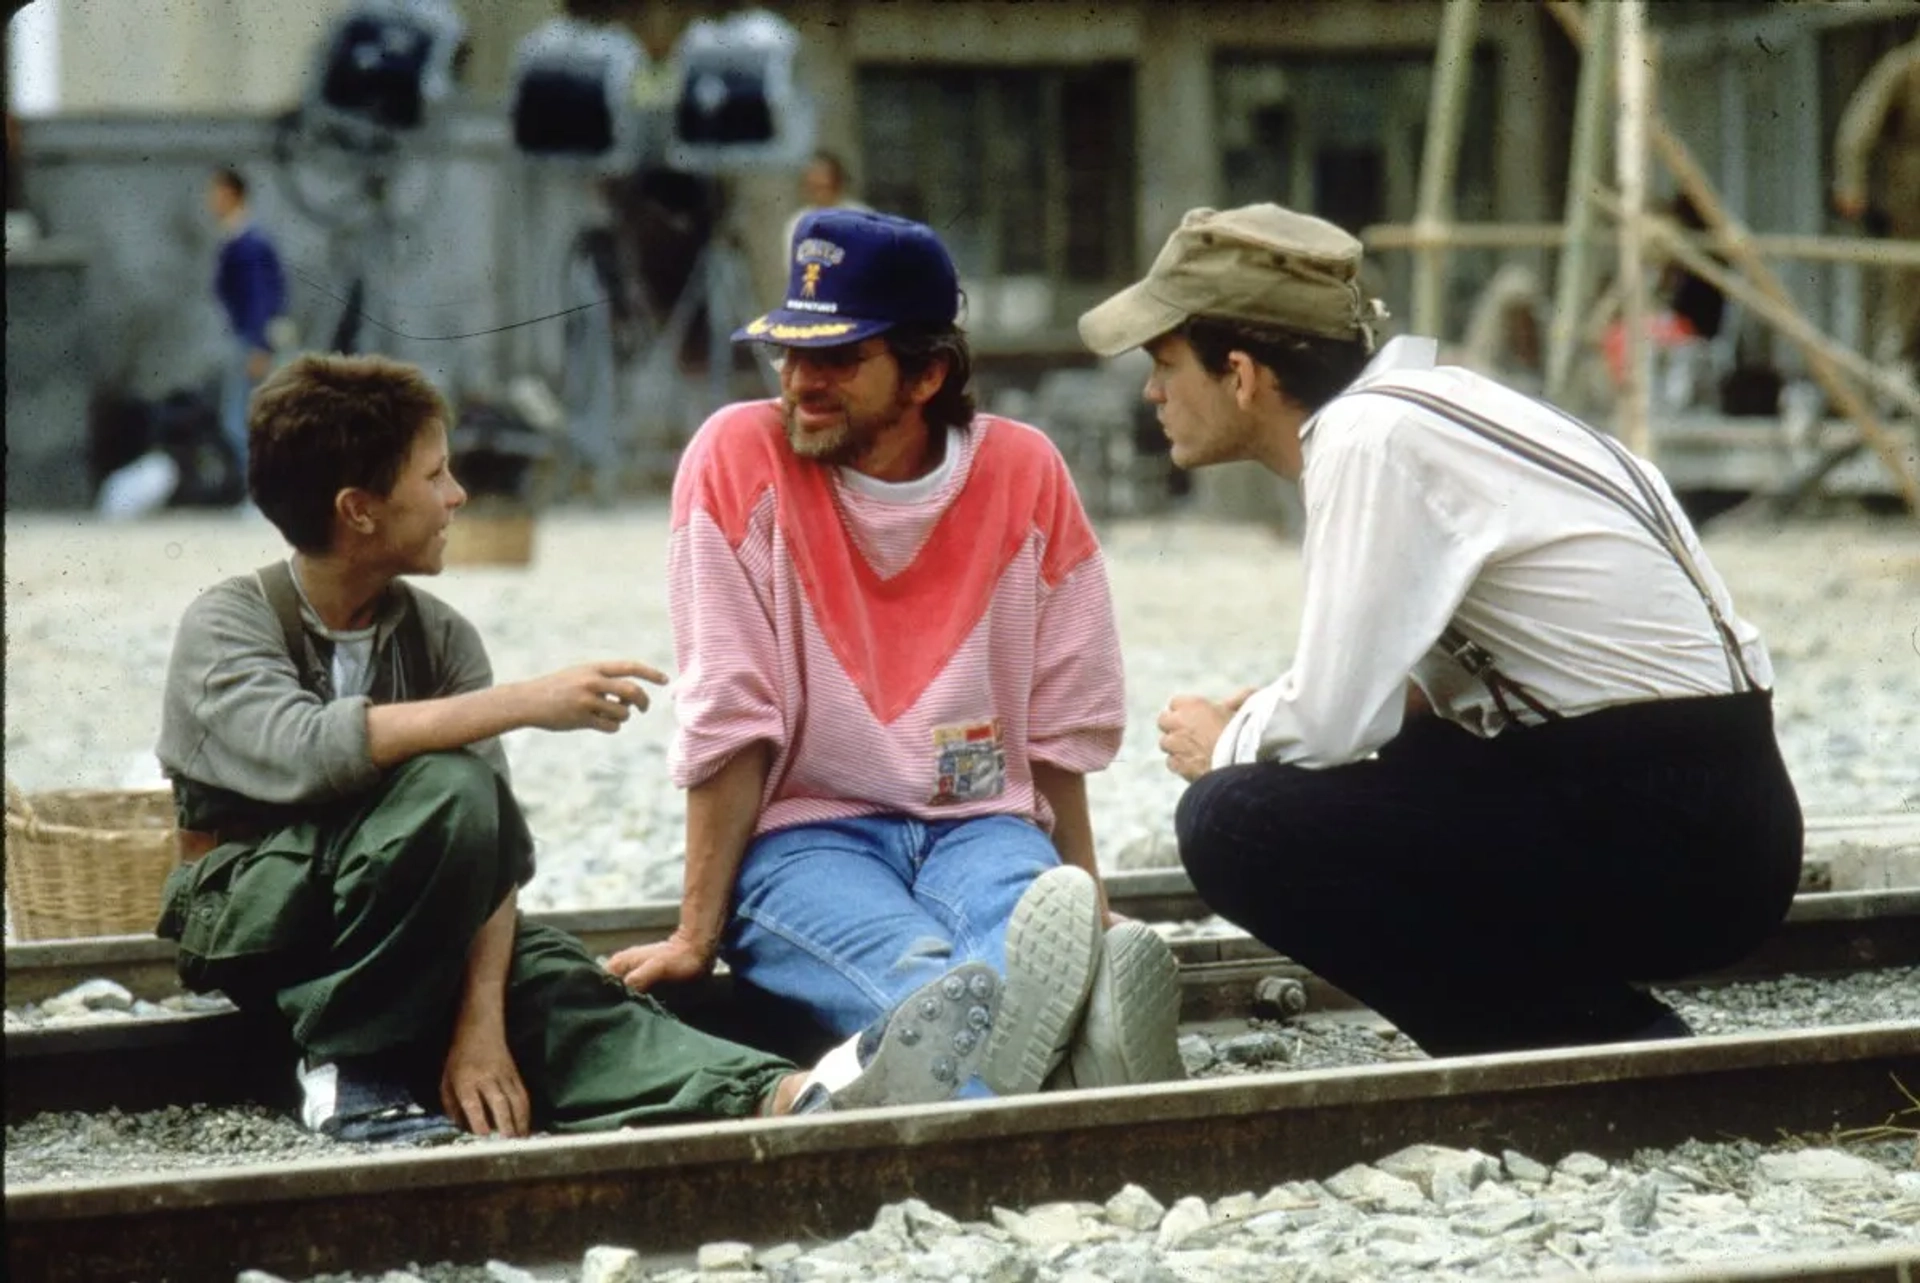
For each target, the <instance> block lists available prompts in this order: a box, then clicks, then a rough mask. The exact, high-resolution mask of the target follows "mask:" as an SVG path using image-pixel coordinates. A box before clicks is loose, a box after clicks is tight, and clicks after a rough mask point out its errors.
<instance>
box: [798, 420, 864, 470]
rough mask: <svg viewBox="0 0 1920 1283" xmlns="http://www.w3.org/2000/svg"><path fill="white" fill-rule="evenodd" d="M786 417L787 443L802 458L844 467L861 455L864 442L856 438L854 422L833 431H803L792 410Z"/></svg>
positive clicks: (844, 424) (843, 424)
mask: <svg viewBox="0 0 1920 1283" xmlns="http://www.w3.org/2000/svg"><path fill="white" fill-rule="evenodd" d="M784 417H785V419H786V423H787V444H788V445H790V446H792V447H793V452H794V453H795V454H797V455H799V456H800V457H801V458H802V459H810V460H812V461H813V462H815V463H824V464H827V465H830V466H832V467H843V466H845V465H846V464H849V463H852V462H853V461H854V460H855V459H857V458H859V457H860V451H861V449H862V448H863V443H862V442H859V441H857V440H855V439H854V435H853V425H852V424H850V423H842V424H841V425H840V426H839V427H838V428H835V429H834V430H833V431H831V432H802V431H801V430H800V425H799V423H798V422H797V421H796V420H795V417H794V412H793V411H792V410H788V411H787V412H786V415H785V416H784Z"/></svg>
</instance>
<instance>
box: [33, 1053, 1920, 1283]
mask: <svg viewBox="0 0 1920 1283" xmlns="http://www.w3.org/2000/svg"><path fill="white" fill-rule="evenodd" d="M1896 1080H1900V1081H1904V1082H1908V1083H1912V1082H1915V1081H1920V1023H1914V1022H1909V1023H1903V1024H1883V1025H1865V1026H1850V1027H1842V1028H1830V1029H1820V1030H1799V1031H1793V1032H1788V1033H1778V1034H1770V1035H1752V1036H1739V1037H1721V1038H1702V1039H1697V1040H1692V1041H1684V1042H1662V1043H1639V1044H1628V1045H1622V1046H1614V1047H1605V1048H1577V1049H1567V1050H1559V1051H1549V1052H1536V1053H1527V1054H1513V1055H1497V1056H1479V1057H1463V1058H1458V1059H1452V1060H1440V1061H1431V1062H1423V1063H1416V1064H1406V1065H1387V1066H1371V1067H1367V1068H1362V1069H1352V1070H1344V1071H1338V1072H1332V1071H1329V1072H1310V1073H1285V1074H1265V1075H1254V1076H1248V1077H1241V1078H1227V1079H1213V1080H1206V1081H1196V1082H1187V1083H1179V1084H1170V1085H1163V1086H1155V1087H1129V1088H1116V1089H1110V1090H1104V1091H1090V1092H1068V1093H1061V1094H1055V1095H1045V1096H1030V1097H1024V1098H1019V1099H1009V1100H994V1101H985V1102H968V1103H954V1104H945V1105H935V1106H929V1107H922V1108H918V1109H889V1110H873V1111H869V1112H866V1113H860V1114H848V1115H843V1116H832V1115H827V1116H821V1117H813V1118H799V1119H768V1120H754V1121H746V1122H728V1123H706V1124H697V1125H685V1126H676V1127H660V1128H654V1129H651V1130H645V1131H633V1132H621V1133H615V1134H610V1135H598V1136H585V1137H552V1138H535V1139H532V1140H526V1141H518V1142H504V1143H488V1144H473V1145H463V1146H457V1147H452V1148H449V1149H443V1150H438V1151H429V1152H425V1153H398V1154H392V1155H378V1156H375V1157H372V1158H352V1159H345V1158H342V1159H316V1160H303V1161H297V1162H288V1163H283V1164H276V1165H274V1166H271V1167H257V1168H244V1169H242V1168H233V1169H223V1170H218V1171H209V1172H200V1173H188V1174H175V1175H172V1176H162V1177H151V1178H128V1179H116V1180H106V1181H95V1182H86V1183H78V1184H48V1185H28V1186H18V1187H10V1188H9V1189H8V1190H7V1206H6V1222H7V1239H8V1243H7V1258H8V1266H9V1276H10V1277H13V1278H31V1279H44V1280H51V1281H54V1283H60V1281H63V1280H79V1279H99V1278H134V1277H138V1278H142V1279H146V1280H149V1281H151V1283H190V1281H191V1280H199V1279H209V1280H211V1279H220V1280H222V1283H224V1281H225V1280H228V1279H231V1278H232V1277H233V1272H234V1270H235V1268H236V1266H251V1267H254V1268H259V1269H265V1270H270V1271H274V1272H276V1273H280V1274H283V1275H288V1276H303V1275H305V1274H310V1273H314V1272H317V1271H320V1270H359V1271H376V1272H377V1271H378V1270H380V1269H383V1268H387V1267H389V1266H391V1265H392V1264H393V1263H394V1262H400V1261H408V1260H418V1261H434V1260H450V1261H455V1262H479V1261H482V1260H485V1259H487V1258H489V1257H507V1258H510V1259H516V1260H521V1261H556V1262H557V1261H563V1260H578V1259H579V1257H580V1253H581V1252H582V1251H583V1250H584V1249H585V1247H586V1246H588V1245H590V1244H593V1243H596V1242H623V1243H635V1244H641V1245H644V1246H645V1247H646V1248H647V1250H648V1251H650V1252H683V1251H691V1250H692V1249H694V1248H695V1247H697V1246H698V1245H699V1244H700V1243H702V1242H706V1241H711V1240H714V1239H727V1238H735V1239H745V1240H748V1241H753V1242H759V1243H768V1242H779V1241H783V1240H788V1239H793V1240H802V1241H804V1240H807V1239H813V1238H820V1237H838V1236H841V1235H844V1234H847V1233H849V1232H851V1231H853V1230H855V1229H859V1228H863V1227H865V1226H866V1225H868V1224H869V1223H871V1220H872V1218H873V1215H874V1213H875V1212H876V1211H877V1209H878V1208H879V1207H880V1206H882V1205H883V1204H885V1203H888V1202H893V1201H897V1200H899V1199H903V1198H908V1197H918V1198H923V1199H926V1200H927V1201H928V1202H930V1203H932V1204H933V1205H934V1206H936V1207H939V1208H941V1209H942V1210H944V1211H947V1212H949V1213H951V1214H953V1215H956V1216H960V1217H962V1218H978V1217H985V1216H986V1215H987V1214H988V1211H989V1209H990V1208H991V1207H992V1206H994V1205H1001V1206H1016V1207H1017V1206H1026V1205H1031V1204H1034V1203H1041V1202H1049V1201H1054V1200H1061V1199H1104V1198H1106V1197H1108V1196H1110V1195H1111V1194H1112V1193H1113V1192H1114V1191H1115V1190H1116V1189H1117V1188H1119V1186H1120V1185H1121V1184H1122V1183H1124V1182H1127V1181H1132V1182H1135V1183H1138V1184H1141V1185H1144V1186H1146V1187H1147V1188H1149V1189H1158V1190H1163V1191H1164V1190H1178V1191H1181V1192H1183V1193H1192V1194H1199V1195H1201V1196H1203V1197H1209V1198H1211V1197H1218V1196H1221V1195H1224V1194H1227V1193H1232V1192H1235V1191H1239V1190H1247V1189H1253V1190H1260V1189H1265V1188H1267V1187H1269V1186H1271V1185H1273V1184H1276V1183H1279V1182H1282V1181H1287V1180H1295V1179H1303V1178H1317V1177H1324V1176H1326V1175H1327V1174H1329V1173H1331V1172H1334V1171H1337V1170H1339V1169H1340V1168H1342V1167H1344V1166H1346V1165H1347V1164H1350V1163H1354V1162H1362V1161H1369V1160H1371V1159H1375V1158H1378V1157H1379V1156H1380V1155H1381V1154H1384V1153H1388V1152H1390V1151H1392V1150H1394V1149H1397V1148H1399V1147H1401V1146H1403V1145H1407V1144H1411V1143H1414V1142H1417V1141H1428V1142H1433V1143H1437V1144H1443V1145H1453V1146H1473V1147H1477V1148H1479V1149H1482V1150H1487V1151H1490V1152H1495V1153H1497V1152H1499V1151H1500V1150H1501V1149H1503V1148H1515V1149H1520V1150H1523V1151H1528V1152H1533V1153H1549V1154H1553V1153H1565V1152H1568V1151H1570V1150H1575V1149H1583V1150H1587V1151H1589V1152H1592V1153H1596V1154H1599V1155H1601V1156H1602V1157H1609V1158H1615V1159H1618V1158H1623V1157H1626V1156H1628V1155H1629V1154H1631V1153H1632V1152H1633V1151H1634V1150H1636V1149H1640V1148H1643V1147H1649V1146H1669V1145H1673V1144H1677V1143H1679V1142H1680V1141H1682V1140H1685V1139H1687V1138H1689V1137H1698V1136H1707V1137H1733V1136H1745V1137H1753V1138H1758V1139H1772V1138H1774V1137H1776V1136H1778V1135H1779V1134H1780V1133H1781V1132H1782V1131H1787V1132H1802V1133H1810V1132H1826V1131H1828V1130H1829V1129H1832V1128H1835V1127H1862V1126H1871V1125H1874V1124H1878V1123H1881V1122H1884V1121H1885V1120H1886V1119H1887V1117H1888V1116H1889V1115H1890V1114H1891V1113H1892V1112H1894V1111H1895V1110H1896V1109H1898V1108H1899V1107H1900V1106H1902V1105H1903V1104H1904V1103H1905V1102H1904V1098H1903V1097H1902V1096H1901V1095H1900V1094H1899V1089H1898V1087H1897V1085H1896ZM1709 1277H1712V1276H1709ZM1723 1277H1724V1276H1723ZM1788 1277H1793V1276H1788ZM1799 1277H1821V1276H1818V1275H1813V1276H1807V1275H1802V1276H1799ZM1833 1277H1838V1278H1846V1279H1854V1278H1865V1279H1877V1278H1884V1277H1889V1276H1888V1275H1886V1274H1885V1273H1884V1272H1883V1273H1880V1274H1874V1273H1866V1274H1859V1273H1854V1274H1840V1275H1835V1276H1833Z"/></svg>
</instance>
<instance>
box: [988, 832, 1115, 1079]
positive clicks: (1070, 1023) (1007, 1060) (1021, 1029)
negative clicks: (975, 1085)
mask: <svg viewBox="0 0 1920 1283" xmlns="http://www.w3.org/2000/svg"><path fill="white" fill-rule="evenodd" d="M1099 952H1100V896H1099V892H1098V891H1097V890H1096V888H1095V887H1094V885H1093V879H1092V878H1090V877H1088V876H1087V874H1086V871H1085V870H1083V869H1076V868H1073V867H1072V866H1070V865H1061V866H1060V867H1059V868H1055V869H1048V870H1047V871H1046V872H1045V873H1043V874H1041V875H1040V876H1039V877H1037V878H1035V879H1034V881H1033V885H1032V886H1030V887H1028V888H1027V892H1026V894H1025V895H1023V896H1021V897H1020V903H1018V904H1016V905H1015V906H1014V908H1013V917H1012V919H1011V920H1010V921H1009V922H1008V923H1007V987H1006V990H1005V991H1004V992H1003V993H1002V994H1001V998H1000V1014H999V1016H998V1018H997V1019H996V1020H995V1021H994V1024H993V1035H992V1037H991V1038H990V1039H989V1040H988V1044H987V1055H986V1062H985V1063H984V1064H983V1065H982V1066H981V1068H980V1078H981V1081H983V1082H985V1083H986V1085H987V1086H988V1087H990V1088H992V1089H993V1091H994V1092H995V1093H996V1094H997V1095H1001V1096H1020V1095H1025V1094H1026V1093H1028V1092H1034V1091H1038V1090H1040V1084H1041V1083H1043V1082H1045V1081H1046V1078H1047V1075H1048V1074H1049V1073H1051V1072H1052V1071H1053V1068H1054V1066H1055V1065H1057V1064H1059V1063H1060V1059H1061V1057H1062V1056H1063V1055H1065V1054H1066V1048H1067V1044H1068V1042H1069V1041H1071V1040H1072V1038H1073V1031H1074V1029H1075V1028H1076V1027H1077V1026H1078V1025H1079V1023H1080V1014H1081V1012H1082V1011H1084V1010H1085V1009H1086V1004H1087V992H1088V990H1089V989H1090V988H1091V987H1092V985H1093V972H1094V967H1095V965H1096V962H1097V960H1098V956H1099Z"/></svg>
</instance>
